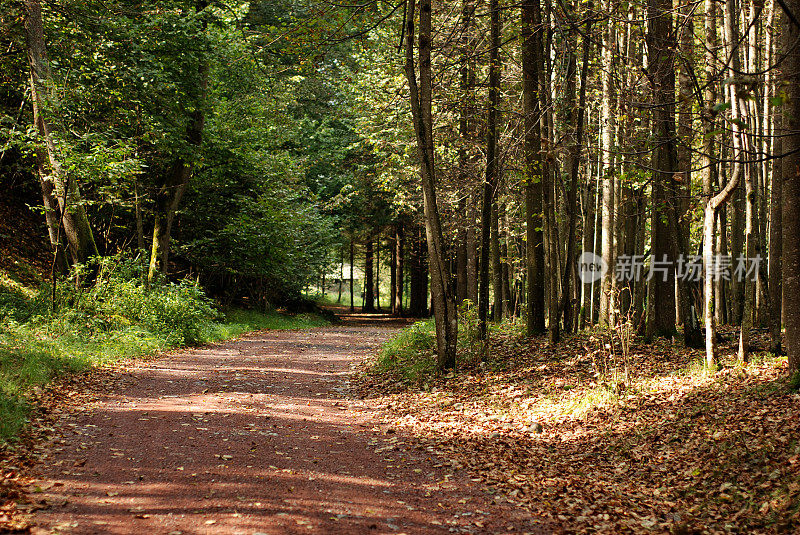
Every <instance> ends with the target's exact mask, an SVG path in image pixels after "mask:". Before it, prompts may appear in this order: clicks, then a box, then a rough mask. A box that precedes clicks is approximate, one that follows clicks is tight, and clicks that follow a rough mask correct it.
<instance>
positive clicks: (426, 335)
mask: <svg viewBox="0 0 800 535" xmlns="http://www.w3.org/2000/svg"><path fill="white" fill-rule="evenodd" d="M520 325H521V324H520V322H519V320H517V319H507V320H503V321H502V322H499V323H490V324H489V334H490V338H492V337H494V336H496V335H502V336H516V335H518V334H519V333H520V332H521V331H520V329H521V326H520ZM482 357H483V360H486V359H487V358H488V359H489V363H490V364H497V361H496V359H493V357H492V355H491V354H490V348H489V347H487V346H486V344H485V343H484V342H483V341H482V340H480V328H479V323H478V310H477V307H476V306H475V305H474V304H473V303H472V302H470V301H469V300H465V301H464V302H463V304H462V305H461V306H460V307H459V309H458V344H457V355H456V368H458V369H463V368H472V367H474V366H476V365H478V364H479V363H480V362H481V360H482ZM371 371H373V372H377V373H381V374H387V375H389V376H390V377H392V378H393V379H395V380H398V381H400V382H402V383H404V384H407V385H413V386H424V385H425V384H426V383H428V382H429V381H430V380H431V379H432V378H434V377H435V376H436V375H437V370H436V327H435V322H434V320H433V318H430V319H427V320H423V321H419V322H417V323H414V324H413V325H411V326H410V327H407V328H406V329H403V330H402V331H400V332H399V333H397V334H396V335H395V336H394V337H392V338H391V339H389V341H388V342H386V343H385V344H384V346H383V348H382V349H381V352H380V354H379V355H378V358H377V360H376V361H375V363H374V365H373V368H372V370H371Z"/></svg>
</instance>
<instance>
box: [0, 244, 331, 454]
mask: <svg viewBox="0 0 800 535" xmlns="http://www.w3.org/2000/svg"><path fill="white" fill-rule="evenodd" d="M97 268H98V269H97V270H96V274H97V275H96V278H95V280H94V282H93V283H92V284H91V285H90V286H87V287H81V286H78V285H76V284H75V279H74V277H73V278H71V279H64V280H61V281H59V282H58V283H57V285H56V288H55V292H53V287H52V285H50V284H43V285H42V286H41V288H39V290H38V291H36V290H31V289H29V288H26V287H23V286H22V285H19V284H16V283H14V281H13V280H11V279H10V278H9V277H7V276H2V275H3V274H2V273H0V443H3V442H5V441H8V440H9V439H11V438H12V437H13V436H14V435H16V434H17V433H18V432H19V430H20V428H22V427H23V426H24V425H25V423H26V421H27V418H28V415H29V412H30V406H31V402H30V401H29V397H30V392H32V391H33V390H34V389H35V388H36V387H41V386H45V385H47V384H48V383H49V382H51V381H52V380H53V379H54V378H56V377H58V376H60V375H64V374H68V373H75V372H80V371H83V370H87V369H89V368H91V367H93V366H96V365H100V364H105V363H109V362H113V361H115V360H120V359H124V358H130V357H137V356H143V355H148V354H154V353H156V352H158V351H161V350H164V349H166V348H170V347H182V346H187V345H197V344H203V343H208V342H213V341H217V340H224V339H228V338H234V337H236V336H239V335H241V334H243V333H245V332H248V331H253V330H260V329H305V328H311V327H319V326H322V325H326V324H327V323H328V321H327V320H325V319H324V318H321V317H319V316H317V315H315V314H297V315H284V314H280V313H278V312H275V311H272V312H268V313H260V312H256V311H240V310H231V311H227V312H222V311H220V310H219V309H218V308H217V307H216V306H215V304H214V303H213V301H211V300H210V299H209V298H207V297H206V296H205V295H204V293H203V291H202V289H201V288H200V287H198V286H197V285H196V284H194V283H193V282H191V281H188V280H183V281H181V282H178V283H171V282H168V281H166V280H163V279H157V280H155V281H151V282H150V283H148V281H147V277H146V266H145V265H144V263H143V262H142V261H141V260H139V259H130V258H125V257H121V256H116V257H111V258H107V259H103V260H101V261H100V264H99V265H98V266H97Z"/></svg>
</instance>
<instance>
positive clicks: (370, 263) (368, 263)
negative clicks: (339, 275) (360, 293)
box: [361, 238, 375, 312]
mask: <svg viewBox="0 0 800 535" xmlns="http://www.w3.org/2000/svg"><path fill="white" fill-rule="evenodd" d="M374 260H375V257H374V250H373V242H372V238H367V242H366V244H365V247H364V304H363V305H362V307H361V312H375V277H374V275H375V273H374V269H375V268H374V265H375V262H374Z"/></svg>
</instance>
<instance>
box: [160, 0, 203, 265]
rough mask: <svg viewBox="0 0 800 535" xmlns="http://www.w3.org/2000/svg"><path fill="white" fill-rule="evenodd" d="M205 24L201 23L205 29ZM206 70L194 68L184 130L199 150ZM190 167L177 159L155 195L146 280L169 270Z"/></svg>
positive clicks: (198, 4) (199, 7)
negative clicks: (193, 92)
mask: <svg viewBox="0 0 800 535" xmlns="http://www.w3.org/2000/svg"><path fill="white" fill-rule="evenodd" d="M207 6H208V0H196V2H195V11H196V12H197V13H200V12H201V11H203V10H204V9H205V8H206V7H207ZM205 27H206V23H205V22H204V23H203V29H205ZM208 73H209V66H208V61H207V59H206V58H201V60H200V65H199V67H198V73H197V74H198V84H197V96H196V101H195V103H194V111H193V112H192V113H191V115H190V117H189V124H188V126H187V128H186V141H187V143H188V144H189V145H191V146H193V147H200V145H201V144H202V142H203V129H204V127H205V120H206V115H205V105H206V95H207V93H208ZM193 169H194V163H193V162H188V161H186V160H185V159H184V158H183V157H178V158H176V159H175V161H174V163H173V164H172V168H171V170H170V172H169V173H168V174H167V176H166V177H165V178H164V181H163V182H162V183H161V186H160V187H159V190H158V193H157V194H156V206H155V211H154V223H153V242H152V246H151V251H150V269H149V271H148V280H152V279H153V277H155V275H156V273H157V272H159V271H160V272H161V273H164V274H166V273H167V271H168V269H169V248H170V240H171V236H172V224H173V222H174V220H175V214H176V213H177V211H178V206H180V203H181V199H182V198H183V194H184V193H185V192H186V188H187V186H188V185H189V179H190V178H191V176H192V171H193Z"/></svg>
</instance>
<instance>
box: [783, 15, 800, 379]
mask: <svg viewBox="0 0 800 535" xmlns="http://www.w3.org/2000/svg"><path fill="white" fill-rule="evenodd" d="M785 3H786V5H787V7H788V9H789V10H790V11H791V12H792V13H794V14H798V13H800V1H798V0H785ZM782 18H783V20H785V19H786V18H787V17H786V15H785V14H784V16H783V17H782ZM781 26H782V28H783V36H782V48H783V54H785V56H784V61H783V65H782V66H781V70H782V73H783V78H784V80H785V82H786V93H787V95H788V96H789V101H788V102H787V103H786V104H784V106H783V107H784V108H786V109H785V110H783V113H784V116H783V128H782V132H783V134H784V136H783V138H782V139H783V153H782V154H785V155H786V156H784V157H783V168H782V170H781V176H782V178H783V188H782V193H783V214H782V224H783V226H782V229H783V264H784V266H786V267H787V269H784V270H783V274H782V276H783V310H784V315H785V326H786V355H787V356H788V362H789V374H790V376H793V377H795V378H796V377H798V374H800V271H798V270H797V269H796V268H797V266H800V48H798V46H797V42H798V40H799V39H800V27H798V25H797V22H796V21H793V22H792V23H787V24H783V25H781Z"/></svg>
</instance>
